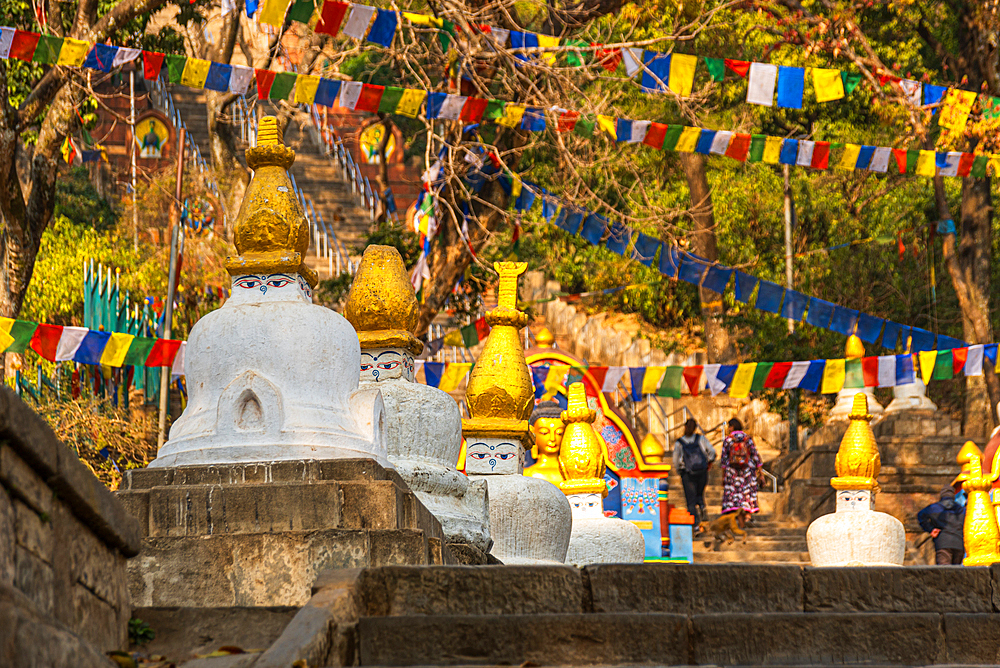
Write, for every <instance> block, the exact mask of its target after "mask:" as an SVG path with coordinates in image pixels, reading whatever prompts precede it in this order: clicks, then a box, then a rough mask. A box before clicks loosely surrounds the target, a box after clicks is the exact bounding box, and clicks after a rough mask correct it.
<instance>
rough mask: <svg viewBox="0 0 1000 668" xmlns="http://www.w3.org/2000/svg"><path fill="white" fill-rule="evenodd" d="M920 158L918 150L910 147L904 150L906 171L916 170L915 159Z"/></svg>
mask: <svg viewBox="0 0 1000 668" xmlns="http://www.w3.org/2000/svg"><path fill="white" fill-rule="evenodd" d="M918 160H920V151H917V150H914V149H911V150H909V151H907V152H906V173H907V174H914V173H916V171H917V161H918Z"/></svg>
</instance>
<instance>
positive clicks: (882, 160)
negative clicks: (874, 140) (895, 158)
mask: <svg viewBox="0 0 1000 668" xmlns="http://www.w3.org/2000/svg"><path fill="white" fill-rule="evenodd" d="M891 157H892V149H891V148H886V147H885V146H880V147H878V148H877V149H875V153H874V154H872V161H871V164H870V165H868V169H869V170H871V171H873V172H882V173H885V171H886V170H887V169H889V158H891Z"/></svg>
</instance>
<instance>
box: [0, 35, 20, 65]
mask: <svg viewBox="0 0 1000 668" xmlns="http://www.w3.org/2000/svg"><path fill="white" fill-rule="evenodd" d="M16 33H17V30H16V29H15V28H0V58H10V47H11V45H12V44H13V43H14V35H15V34H16Z"/></svg>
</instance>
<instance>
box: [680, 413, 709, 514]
mask: <svg viewBox="0 0 1000 668" xmlns="http://www.w3.org/2000/svg"><path fill="white" fill-rule="evenodd" d="M697 428H698V423H697V422H696V421H695V419H694V418H688V420H687V422H685V423H684V435H683V436H681V437H680V438H678V439H677V440H676V441H675V442H674V470H675V471H677V472H678V473H680V476H681V484H682V485H683V486H684V500H685V501H686V502H687V509H688V512H689V513H691V515H693V516H694V525H695V526H696V527H697V526H699V525H700V524H701V523H702V522H704V521H707V520H708V513H706V512H705V485H706V484H707V483H708V469H709V468H711V466H712V462H714V461H715V449H714V448H713V447H712V444H711V443H709V442H708V439H707V438H705V436H704V435H703V434H696V433H695V430H696V429H697ZM699 511H700V513H701V514H700V516H699Z"/></svg>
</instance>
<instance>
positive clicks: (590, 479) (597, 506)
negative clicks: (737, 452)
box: [559, 383, 646, 566]
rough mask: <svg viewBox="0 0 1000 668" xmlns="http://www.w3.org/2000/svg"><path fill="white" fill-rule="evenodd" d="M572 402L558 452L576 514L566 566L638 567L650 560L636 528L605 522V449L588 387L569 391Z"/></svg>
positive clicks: (575, 386)
mask: <svg viewBox="0 0 1000 668" xmlns="http://www.w3.org/2000/svg"><path fill="white" fill-rule="evenodd" d="M567 399H568V401H567V405H566V410H565V411H563V413H562V420H563V422H565V423H566V431H565V432H564V433H563V440H562V446H561V447H560V449H559V467H560V468H561V469H562V474H563V478H565V480H563V481H562V482H561V483H559V489H561V490H562V492H563V493H564V494H565V495H566V497H567V498H568V499H569V505H570V508H571V509H572V510H573V534H572V535H571V536H570V539H569V551H568V552H567V554H566V563H568V564H575V565H577V566H584V565H586V564H627V563H639V562H641V561H642V560H643V559H644V558H645V554H646V543H645V541H644V539H643V537H642V531H640V530H639V527H637V526H636V525H634V524H632V523H631V522H626V521H625V520H621V519H614V518H611V517H605V516H604V497H606V496H607V495H608V483H607V481H605V480H604V470H605V462H604V449H603V448H602V447H601V443H600V441H599V440H598V438H597V434H596V433H595V432H594V427H593V426H592V425H593V422H594V420H595V419H597V412H596V411H595V410H594V409H593V408H591V407H590V406H588V405H587V393H586V390H585V389H584V387H583V383H573V384H572V385H570V386H569V390H568V397H567Z"/></svg>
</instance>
